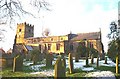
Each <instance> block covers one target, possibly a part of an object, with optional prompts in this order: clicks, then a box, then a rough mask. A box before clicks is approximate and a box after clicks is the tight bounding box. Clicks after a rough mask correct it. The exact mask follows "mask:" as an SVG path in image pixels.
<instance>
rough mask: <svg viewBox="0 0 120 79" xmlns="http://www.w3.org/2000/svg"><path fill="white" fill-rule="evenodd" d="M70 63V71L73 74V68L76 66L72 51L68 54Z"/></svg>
mask: <svg viewBox="0 0 120 79" xmlns="http://www.w3.org/2000/svg"><path fill="white" fill-rule="evenodd" d="M68 63H69V73H70V74H71V73H73V69H74V67H73V58H72V54H71V53H69V55H68Z"/></svg>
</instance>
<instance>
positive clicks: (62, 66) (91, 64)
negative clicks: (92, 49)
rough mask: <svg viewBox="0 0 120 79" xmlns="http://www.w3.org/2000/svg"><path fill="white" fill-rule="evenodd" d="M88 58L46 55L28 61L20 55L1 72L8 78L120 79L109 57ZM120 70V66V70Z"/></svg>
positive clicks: (0, 73)
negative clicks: (11, 64) (101, 58)
mask: <svg viewBox="0 0 120 79" xmlns="http://www.w3.org/2000/svg"><path fill="white" fill-rule="evenodd" d="M106 58H107V60H106V59H103V60H100V58H98V57H97V58H96V57H95V58H94V57H88V60H87V59H86V58H79V59H76V57H75V56H72V55H71V54H69V55H55V54H54V55H53V54H46V55H45V57H43V58H42V59H38V58H37V57H33V59H26V58H23V57H22V56H20V55H18V56H16V57H14V59H13V66H11V67H10V66H9V67H5V68H3V69H2V71H1V72H0V75H1V76H2V78H3V79H6V78H21V77H22V78H33V77H34V78H52V79H58V78H59V77H60V78H61V77H63V78H64V77H66V78H68V79H69V78H72V79H74V77H76V78H82V79H89V78H92V77H93V78H94V77H97V78H98V79H99V78H101V77H102V78H103V79H119V77H120V70H119V72H118V74H116V63H114V62H113V61H112V60H111V59H110V58H109V57H106ZM118 69H120V64H119V68H118Z"/></svg>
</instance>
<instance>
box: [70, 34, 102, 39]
mask: <svg viewBox="0 0 120 79" xmlns="http://www.w3.org/2000/svg"><path fill="white" fill-rule="evenodd" d="M100 36H101V34H100V32H90V33H79V34H77V36H76V37H74V38H73V39H71V40H74V41H75V40H76V41H77V40H84V39H86V40H97V39H100Z"/></svg>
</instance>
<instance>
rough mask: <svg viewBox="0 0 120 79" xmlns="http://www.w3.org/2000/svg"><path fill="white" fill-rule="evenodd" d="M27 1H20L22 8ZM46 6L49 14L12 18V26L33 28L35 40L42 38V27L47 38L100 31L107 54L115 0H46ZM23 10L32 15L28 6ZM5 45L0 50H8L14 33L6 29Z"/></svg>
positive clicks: (114, 11) (115, 12)
mask: <svg viewBox="0 0 120 79" xmlns="http://www.w3.org/2000/svg"><path fill="white" fill-rule="evenodd" d="M27 1H28V0H24V5H25V4H26V3H27ZM46 1H48V2H49V3H50V5H51V6H50V9H51V11H45V10H41V12H40V14H37V13H35V14H36V15H37V16H39V18H32V17H30V16H26V17H24V18H22V19H21V20H20V19H16V23H22V22H25V21H26V22H27V23H30V24H32V25H34V26H35V30H34V31H35V32H34V33H35V37H39V36H42V35H41V32H42V28H43V30H44V29H45V28H49V29H50V31H51V35H52V36H53V35H66V34H68V33H70V31H71V32H72V33H83V32H96V31H99V28H101V31H102V41H103V44H104V46H105V51H107V44H108V38H107V37H106V36H107V34H108V33H109V27H110V26H109V24H110V22H112V21H117V19H118V1H119V0H46ZM25 9H26V10H29V11H32V12H34V9H32V8H31V7H30V6H25ZM7 30H9V31H7V32H6V33H5V35H6V38H5V42H0V47H3V48H4V49H5V50H8V49H9V48H10V47H12V44H13V40H14V39H13V37H14V35H15V33H16V28H14V30H12V29H9V28H7Z"/></svg>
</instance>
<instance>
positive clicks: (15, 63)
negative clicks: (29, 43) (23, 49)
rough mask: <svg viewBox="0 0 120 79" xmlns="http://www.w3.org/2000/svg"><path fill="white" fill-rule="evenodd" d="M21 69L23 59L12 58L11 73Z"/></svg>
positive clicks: (20, 57)
mask: <svg viewBox="0 0 120 79" xmlns="http://www.w3.org/2000/svg"><path fill="white" fill-rule="evenodd" d="M22 67H23V57H22V56H20V55H17V56H16V57H14V60H13V72H16V71H22Z"/></svg>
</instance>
